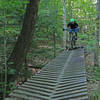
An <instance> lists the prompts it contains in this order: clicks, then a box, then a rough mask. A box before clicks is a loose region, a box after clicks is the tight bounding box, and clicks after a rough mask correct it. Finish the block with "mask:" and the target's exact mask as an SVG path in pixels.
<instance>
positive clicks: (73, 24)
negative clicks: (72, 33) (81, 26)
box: [67, 22, 78, 29]
mask: <svg viewBox="0 0 100 100" xmlns="http://www.w3.org/2000/svg"><path fill="white" fill-rule="evenodd" d="M67 27H70V28H71V29H75V28H77V27H78V24H77V23H76V22H74V23H71V22H70V23H68V25H67Z"/></svg>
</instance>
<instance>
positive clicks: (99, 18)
mask: <svg viewBox="0 0 100 100" xmlns="http://www.w3.org/2000/svg"><path fill="white" fill-rule="evenodd" d="M99 21H100V0H97V4H96V31H95V39H96V41H95V52H94V66H99V33H100V32H99V31H100V22H99Z"/></svg>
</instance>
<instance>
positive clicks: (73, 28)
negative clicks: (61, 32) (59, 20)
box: [66, 18, 79, 40]
mask: <svg viewBox="0 0 100 100" xmlns="http://www.w3.org/2000/svg"><path fill="white" fill-rule="evenodd" d="M69 27H70V30H69V33H70V36H71V33H72V31H74V32H75V39H76V40H77V32H78V30H79V28H78V24H77V23H76V21H75V19H73V18H72V19H70V22H69V23H68V25H67V28H69ZM67 28H66V30H67Z"/></svg>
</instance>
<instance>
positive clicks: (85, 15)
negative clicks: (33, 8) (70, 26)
mask: <svg viewBox="0 0 100 100" xmlns="http://www.w3.org/2000/svg"><path fill="white" fill-rule="evenodd" d="M27 3H28V0H0V94H2V95H0V100H1V99H2V98H3V97H5V93H6V94H9V93H10V91H11V90H13V89H15V88H16V87H17V86H18V85H20V84H22V83H23V81H25V80H26V79H27V78H29V77H30V76H31V75H33V74H35V73H36V72H37V71H39V70H41V68H42V67H44V65H45V64H47V63H48V62H49V61H51V60H52V59H53V58H55V57H56V56H57V55H59V54H60V52H61V51H63V14H64V11H63V0H40V3H39V10H38V17H37V23H36V25H35V32H34V36H33V41H32V45H31V48H30V50H29V52H28V54H27V56H26V57H25V61H24V64H23V68H22V70H21V72H19V73H20V75H19V78H18V79H17V81H18V82H16V83H15V82H13V81H11V82H9V83H7V82H6V81H7V79H6V77H5V76H6V75H15V74H16V71H17V70H16V69H9V70H8V71H7V61H8V59H9V56H10V54H11V52H12V50H13V48H14V46H15V44H16V41H17V39H18V36H19V35H20V32H21V30H22V25H23V19H24V14H25V12H26V6H27ZM96 15H97V11H96V0H66V23H68V22H69V20H70V18H74V19H75V20H76V21H77V23H78V24H79V27H80V31H79V33H78V41H77V45H78V46H85V48H86V51H87V52H86V67H87V79H88V89H89V94H90V95H92V96H98V94H99V93H100V88H98V87H99V86H100V67H99V64H98V62H100V42H99V41H98V39H99V37H100V36H99V34H96V27H98V26H99V29H100V24H98V23H97V21H98V22H100V20H96ZM99 15H100V13H99ZM99 33H100V32H99ZM98 44H99V45H98ZM67 45H69V41H68V32H67ZM98 57H99V59H98ZM97 60H98V62H96V61H97ZM11 63H13V62H10V64H11ZM18 68H19V69H20V67H18ZM26 69H27V70H26ZM29 72H31V73H30V74H29ZM5 86H7V87H8V88H9V89H7V90H6V89H5Z"/></svg>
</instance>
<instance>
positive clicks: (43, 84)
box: [5, 49, 88, 100]
mask: <svg viewBox="0 0 100 100" xmlns="http://www.w3.org/2000/svg"><path fill="white" fill-rule="evenodd" d="M5 100H88V96H87V81H86V70H85V61H84V50H83V49H77V50H72V51H64V52H63V53H62V54H61V55H60V56H58V57H56V58H55V59H54V60H52V61H51V62H50V63H49V64H47V65H46V66H45V67H44V68H43V69H42V71H41V72H40V73H39V74H37V75H35V76H33V77H32V79H29V80H28V81H27V82H25V83H24V84H23V85H21V86H20V87H18V89H16V90H14V92H13V93H12V94H10V97H9V98H6V99H5Z"/></svg>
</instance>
